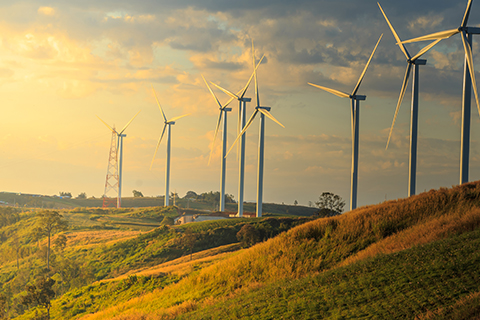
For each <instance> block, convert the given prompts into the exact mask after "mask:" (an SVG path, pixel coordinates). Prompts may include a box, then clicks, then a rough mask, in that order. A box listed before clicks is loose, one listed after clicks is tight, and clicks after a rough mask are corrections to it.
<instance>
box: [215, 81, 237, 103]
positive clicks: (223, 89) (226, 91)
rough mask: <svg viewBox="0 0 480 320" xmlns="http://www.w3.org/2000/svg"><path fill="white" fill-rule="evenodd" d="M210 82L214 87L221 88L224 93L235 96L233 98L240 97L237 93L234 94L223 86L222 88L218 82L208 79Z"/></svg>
mask: <svg viewBox="0 0 480 320" xmlns="http://www.w3.org/2000/svg"><path fill="white" fill-rule="evenodd" d="M210 83H211V84H213V85H214V86H215V87H217V88H218V89H220V90H222V91H223V92H225V93H226V94H228V95H229V96H230V97H232V98H235V99H240V97H239V96H238V95H236V94H235V93H233V92H231V91H229V90H227V89H225V88H222V87H220V86H219V85H218V84H216V83H213V82H212V81H210Z"/></svg>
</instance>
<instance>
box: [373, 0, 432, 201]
mask: <svg viewBox="0 0 480 320" xmlns="http://www.w3.org/2000/svg"><path fill="white" fill-rule="evenodd" d="M377 4H378V7H379V8H380V11H382V14H383V16H384V17H385V20H386V21H387V24H388V26H389V27H390V30H392V33H393V36H394V37H395V40H396V41H397V43H398V46H399V47H400V50H402V52H403V54H404V55H405V57H406V58H407V70H406V71H405V78H404V79H403V85H402V89H401V90H400V96H399V97H398V102H397V108H396V109H395V115H394V117H393V122H392V126H391V127H390V133H389V135H388V140H387V146H386V147H385V150H386V149H387V148H388V145H389V143H390V138H391V137H392V131H393V126H394V125H395V120H396V119H397V114H398V110H399V109H400V105H401V104H402V101H403V97H404V96H405V91H406V89H407V84H408V80H409V78H410V72H411V70H412V67H413V80H412V81H413V82H412V108H411V120H410V157H409V166H408V172H409V175H408V196H409V197H410V196H413V195H414V194H415V187H416V176H417V137H418V87H419V71H420V66H422V65H425V64H426V63H427V60H424V59H419V58H420V57H421V56H422V55H424V54H425V53H427V51H428V50H430V49H431V48H432V47H433V46H435V45H436V44H437V43H438V42H440V41H441V40H442V39H438V40H435V41H434V42H432V43H430V44H429V45H428V46H426V47H425V48H423V49H422V50H420V52H419V53H418V54H417V55H415V56H413V57H412V56H410V53H409V52H408V50H407V48H405V46H404V45H403V44H402V43H401V40H400V37H399V36H398V34H397V32H396V31H395V29H394V28H393V26H392V24H391V23H390V21H389V20H388V18H387V15H386V14H385V12H384V11H383V8H382V6H381V5H380V3H378V2H377Z"/></svg>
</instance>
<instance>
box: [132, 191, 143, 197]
mask: <svg viewBox="0 0 480 320" xmlns="http://www.w3.org/2000/svg"><path fill="white" fill-rule="evenodd" d="M132 192H133V197H134V198H142V197H143V193H141V192H140V191H138V190H133V191H132Z"/></svg>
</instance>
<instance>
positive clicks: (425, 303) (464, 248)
mask: <svg viewBox="0 0 480 320" xmlns="http://www.w3.org/2000/svg"><path fill="white" fill-rule="evenodd" d="M177 214H178V211H177V209H176V208H174V207H170V208H141V209H136V210H133V209H121V210H114V209H109V210H102V209H93V208H89V209H88V208H84V209H82V208H77V209H75V210H72V211H64V212H62V215H63V216H64V218H65V219H67V220H68V221H69V224H70V226H71V228H70V230H69V231H68V232H66V233H57V234H54V235H53V243H54V244H55V246H54V247H53V249H52V263H51V270H50V271H46V270H45V269H44V268H42V261H41V259H40V258H41V257H43V251H42V250H43V248H46V245H47V244H46V242H47V241H46V240H44V241H42V242H37V243H36V242H35V241H34V239H33V237H32V236H31V235H30V233H31V230H33V228H35V221H36V215H35V214H34V213H18V217H17V218H16V220H15V219H14V220H12V221H15V222H12V223H11V224H9V225H8V226H5V227H2V228H1V229H0V231H1V232H4V234H5V235H6V239H7V240H5V241H3V242H2V243H1V245H0V250H2V251H1V252H2V253H3V254H2V255H1V256H0V259H1V260H0V266H1V269H0V283H2V284H3V285H2V287H1V290H0V305H1V303H3V304H4V305H5V306H6V307H5V310H6V311H5V316H7V317H10V318H15V319H25V320H26V319H32V317H36V314H37V315H38V314H40V315H41V314H42V312H43V310H46V308H45V307H44V306H42V305H41V304H38V303H37V306H36V307H35V306H34V304H28V307H27V306H25V305H23V304H22V303H21V301H22V298H23V297H25V296H27V295H28V294H27V292H28V290H27V288H30V287H28V286H31V285H32V284H34V285H35V286H37V284H38V283H39V282H38V281H40V280H39V279H42V278H45V279H52V280H54V281H55V282H54V283H52V286H51V288H52V290H53V291H54V292H55V297H54V298H53V299H51V300H50V303H51V307H50V316H51V318H52V319H92V320H93V319H123V320H135V319H145V320H148V319H244V318H247V319H248V318H256V319H274V318H278V317H279V315H281V316H282V317H284V318H295V319H317V318H325V319H338V318H342V319H343V318H377V319H395V318H396V319H404V318H410V319H413V318H418V319H445V318H446V319H472V318H473V319H474V318H475V317H478V315H479V312H480V308H479V303H478V302H479V300H480V268H479V266H480V251H479V250H478V247H479V245H480V183H470V184H465V185H462V186H459V187H455V188H452V189H440V190H432V191H429V192H425V193H422V194H420V195H418V196H414V197H410V198H408V199H402V200H397V201H389V202H384V203H381V204H379V205H375V206H369V207H363V208H359V209H356V210H354V211H351V212H348V213H346V214H342V215H336V216H332V217H326V218H317V219H312V218H310V217H308V218H306V217H305V218H291V217H277V218H273V217H265V218H252V219H248V218H241V219H226V220H215V221H206V222H202V223H191V224H186V225H180V226H169V225H160V224H161V223H162V222H163V221H164V220H165V219H166V218H171V219H173V217H174V216H175V215H177ZM91 218H94V219H93V220H90V219H91ZM149 224H151V225H152V227H150V229H147V227H146V226H147V225H149ZM13 234H18V235H19V236H20V238H21V239H23V240H22V244H21V247H22V250H23V251H22V250H20V268H19V269H17V268H16V258H15V252H14V250H13V248H12V245H13V243H12V238H11V236H12V235H13ZM62 236H63V237H65V238H66V239H67V241H66V244H68V245H64V244H65V242H64V239H63V237H62ZM57 239H58V240H57ZM57 243H58V245H56V244H57ZM36 288H38V286H37V287H36ZM2 297H3V298H2ZM2 299H3V302H2ZM0 315H1V313H0Z"/></svg>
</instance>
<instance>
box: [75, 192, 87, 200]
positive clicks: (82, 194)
mask: <svg viewBox="0 0 480 320" xmlns="http://www.w3.org/2000/svg"><path fill="white" fill-rule="evenodd" d="M77 199H87V194H86V193H85V192H81V193H79V194H78V196H77Z"/></svg>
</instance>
